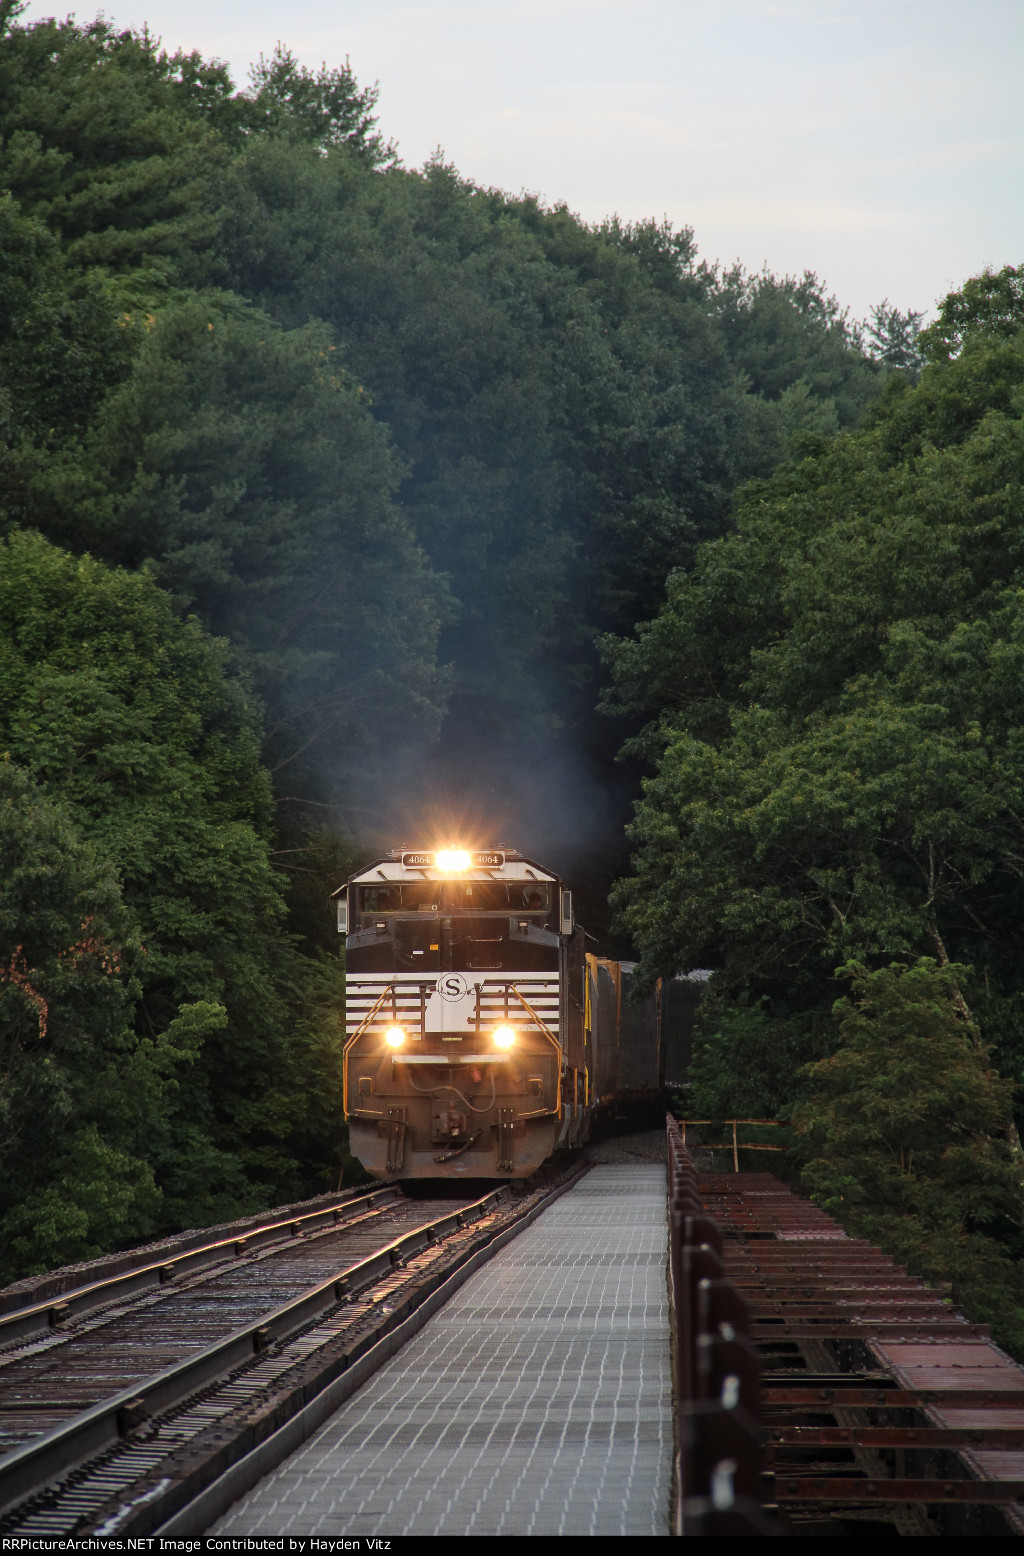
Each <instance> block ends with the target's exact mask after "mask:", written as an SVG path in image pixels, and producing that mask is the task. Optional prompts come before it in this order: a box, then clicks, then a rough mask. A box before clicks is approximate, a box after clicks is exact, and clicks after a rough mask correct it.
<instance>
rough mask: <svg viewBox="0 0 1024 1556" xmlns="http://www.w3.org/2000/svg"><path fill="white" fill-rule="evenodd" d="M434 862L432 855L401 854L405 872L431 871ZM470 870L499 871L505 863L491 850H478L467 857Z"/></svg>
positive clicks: (501, 855) (500, 855) (434, 857)
mask: <svg viewBox="0 0 1024 1556" xmlns="http://www.w3.org/2000/svg"><path fill="white" fill-rule="evenodd" d="M435 862H436V855H434V854H433V853H423V854H403V855H402V864H403V865H404V866H405V868H406V869H407V870H431V869H433V867H434V864H435ZM469 862H470V866H471V868H476V869H478V870H500V869H501V867H502V865H503V864H504V863H505V855H504V854H496V853H495V852H494V851H493V849H479V850H478V851H477V852H476V853H472V854H470V856H469Z"/></svg>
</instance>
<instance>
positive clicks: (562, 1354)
mask: <svg viewBox="0 0 1024 1556" xmlns="http://www.w3.org/2000/svg"><path fill="white" fill-rule="evenodd" d="M665 1266H666V1228H665V1173H664V1169H663V1168H662V1167H661V1166H654V1165H636V1166H633V1165H629V1166H599V1167H595V1168H594V1169H593V1170H592V1171H591V1172H590V1173H589V1174H588V1175H587V1176H586V1177H585V1178H584V1179H583V1181H582V1182H581V1183H580V1184H579V1185H577V1187H576V1188H575V1189H573V1190H572V1191H571V1192H570V1193H568V1194H565V1195H563V1197H562V1198H561V1199H560V1200H558V1201H557V1202H556V1203H555V1204H554V1205H553V1206H551V1208H550V1209H549V1210H547V1211H545V1213H544V1214H543V1215H542V1216H541V1217H540V1218H539V1219H538V1220H537V1221H536V1222H535V1223H534V1225H533V1226H531V1227H530V1228H528V1229H527V1230H526V1231H525V1232H523V1233H522V1234H521V1235H520V1236H519V1237H517V1238H516V1239H515V1240H514V1241H513V1242H512V1243H510V1244H509V1245H508V1246H507V1247H506V1248H504V1249H503V1250H502V1251H501V1252H500V1253H499V1254H497V1255H496V1256H495V1258H494V1259H492V1260H491V1261H490V1262H489V1263H488V1264H487V1265H486V1266H485V1267H484V1268H483V1269H482V1270H480V1271H479V1272H478V1273H477V1274H476V1275H474V1276H473V1277H472V1278H471V1279H470V1280H469V1281H467V1282H466V1284H465V1285H464V1286H463V1287H462V1288H461V1290H460V1291H459V1292H458V1293H457V1294H456V1295H455V1296H454V1297H453V1298H452V1300H451V1301H450V1302H449V1303H448V1304H447V1305H446V1306H445V1307H444V1308H442V1309H441V1311H440V1312H439V1313H437V1314H436V1315H435V1317H434V1318H432V1319H431V1320H430V1321H429V1323H428V1324H427V1325H426V1327H425V1328H424V1330H423V1331H422V1333H421V1334H420V1335H418V1336H417V1337H416V1338H415V1339H414V1340H412V1341H410V1342H409V1344H408V1345H406V1346H405V1347H404V1348H403V1350H402V1351H400V1352H399V1353H398V1355H397V1356H395V1357H394V1358H392V1360H391V1361H390V1362H388V1363H387V1364H386V1365H385V1366H384V1367H383V1368H382V1369H381V1370H380V1372H379V1373H377V1374H376V1376H375V1377H373V1378H371V1379H370V1381H369V1382H368V1383H367V1384H366V1385H365V1387H364V1388H363V1389H361V1390H360V1392H359V1393H358V1394H357V1395H355V1396H354V1397H353V1398H352V1399H351V1400H349V1401H348V1403H347V1404H346V1405H344V1406H343V1407H342V1408H341V1409H340V1410H339V1411H338V1412H337V1414H336V1415H335V1416H333V1417H332V1418H331V1419H330V1421H328V1422H327V1423H326V1424H325V1425H324V1426H323V1427H322V1428H321V1429H320V1431H319V1432H317V1434H316V1435H315V1436H314V1437H312V1438H311V1439H310V1441H309V1442H308V1443H306V1444H305V1445H304V1447H303V1448H301V1449H300V1450H299V1451H298V1452H296V1453H295V1454H293V1455H292V1457H291V1458H290V1459H288V1460H287V1461H286V1462H285V1463H284V1464H283V1465H282V1466H281V1468H280V1469H279V1470H277V1471H276V1472H275V1473H274V1474H273V1475H271V1476H270V1477H268V1479H267V1480H265V1481H264V1482H262V1483H261V1485H260V1486H258V1487H257V1488H256V1489H255V1490H254V1491H252V1492H251V1493H250V1494H249V1495H248V1496H246V1497H244V1498H243V1499H242V1500H241V1501H239V1502H237V1503H236V1504H235V1506H234V1507H233V1508H231V1509H230V1511H229V1512H228V1513H226V1514H225V1515H224V1517H223V1518H221V1519H220V1520H219V1521H218V1523H217V1524H216V1525H215V1527H214V1528H213V1529H211V1530H210V1531H209V1533H211V1534H218V1535H221V1534H230V1535H244V1534H262V1535H273V1534H292V1535H314V1534H316V1535H325V1536H331V1535H389V1536H391V1535H400V1534H427V1535H467V1534H495V1535H530V1534H552V1535H566V1534H610V1535H663V1534H667V1533H668V1532H669V1527H668V1517H669V1494H670V1477H671V1460H672V1399H671V1374H670V1359H669V1315H668V1303H667V1290H666V1275H665Z"/></svg>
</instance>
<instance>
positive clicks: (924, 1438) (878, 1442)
mask: <svg viewBox="0 0 1024 1556" xmlns="http://www.w3.org/2000/svg"><path fill="white" fill-rule="evenodd" d="M766 1442H767V1446H768V1447H769V1448H805V1447H810V1448H847V1447H851V1446H852V1447H857V1448H955V1447H957V1446H969V1447H979V1448H1017V1447H1020V1446H1021V1445H1022V1444H1024V1425H1022V1426H999V1425H998V1424H996V1423H993V1425H991V1426H983V1427H982V1426H966V1427H965V1426H772V1427H770V1428H769V1431H768V1437H767V1439H766Z"/></svg>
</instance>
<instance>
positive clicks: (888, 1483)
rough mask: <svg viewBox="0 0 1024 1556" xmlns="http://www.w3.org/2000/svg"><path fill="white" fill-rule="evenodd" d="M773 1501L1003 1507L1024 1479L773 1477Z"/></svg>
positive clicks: (1016, 1496)
mask: <svg viewBox="0 0 1024 1556" xmlns="http://www.w3.org/2000/svg"><path fill="white" fill-rule="evenodd" d="M774 1495H775V1500H776V1502H778V1503H781V1504H784V1503H786V1502H836V1503H839V1504H847V1503H851V1502H931V1503H933V1504H937V1503H942V1502H966V1503H976V1504H984V1505H988V1506H996V1507H998V1506H1006V1505H1007V1504H1008V1503H1010V1502H1019V1501H1020V1499H1021V1497H1022V1496H1024V1480H1019V1479H1018V1480H860V1479H858V1478H857V1477H856V1476H853V1475H851V1476H839V1475H822V1476H818V1475H803V1476H800V1477H799V1478H793V1477H791V1476H788V1475H776V1477H775V1491H774Z"/></svg>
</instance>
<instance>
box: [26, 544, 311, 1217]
mask: <svg viewBox="0 0 1024 1556" xmlns="http://www.w3.org/2000/svg"><path fill="white" fill-rule="evenodd" d="M0 708H2V715H0V749H6V750H8V751H9V752H10V753H11V755H12V758H13V759H14V760H15V761H16V762H18V763H19V764H20V765H21V766H23V767H24V768H25V769H26V770H27V771H28V772H30V773H31V775H32V777H33V779H34V781H35V782H36V783H37V784H38V785H39V786H40V787H41V788H42V790H43V792H44V793H46V794H49V795H52V796H54V797H55V798H58V799H59V800H60V801H61V803H62V804H63V805H64V806H65V807H66V810H67V812H68V814H69V816H70V818H71V820H72V823H73V824H74V826H75V827H76V828H77V829H78V830H79V831H80V833H81V835H82V836H83V838H85V839H86V840H87V841H88V842H89V843H90V844H91V845H92V846H93V848H94V849H95V850H96V851H97V853H98V855H99V857H100V858H101V859H103V860H104V861H106V862H107V863H108V866H109V867H112V869H113V871H115V872H116V875H117V877H118V878H119V880H120V882H121V890H122V895H123V902H124V905H125V908H126V909H127V911H128V913H129V915H130V922H131V925H132V927H133V930H134V932H135V934H136V937H137V939H138V941H139V942H140V950H139V954H138V957H137V960H136V963H135V965H134V967H133V975H134V978H135V979H136V981H137V985H138V990H137V993H138V999H137V1005H136V1009H135V1014H134V1017H133V1022H134V1030H135V1031H136V1032H137V1033H138V1034H141V1035H143V1036H147V1037H155V1036H156V1035H157V1034H160V1033H163V1032H167V1031H169V1030H171V1027H172V1024H173V1022H174V1021H175V1020H176V1019H177V1018H178V1017H179V1016H180V1014H181V1010H182V1007H183V1006H192V1007H199V1008H201V1009H204V1010H213V1011H215V1010H218V1009H222V1010H223V1012H224V1014H223V1015H222V1016H220V1017H218V1022H219V1023H220V1029H219V1030H216V1031H214V1028H216V1026H217V1022H214V1023H213V1026H212V1027H210V1028H209V1031H208V1032H207V1034H206V1036H205V1040H204V1042H203V1043H202V1046H201V1047H200V1048H198V1049H197V1051H196V1053H195V1056H194V1063H192V1064H191V1065H190V1066H189V1068H188V1071H187V1073H183V1074H182V1075H181V1076H180V1077H179V1088H178V1091H177V1092H176V1093H175V1098H174V1105H173V1109H172V1110H171V1113H170V1114H169V1116H168V1130H167V1133H165V1134H164V1136H163V1137H162V1138H159V1137H158V1138H157V1139H155V1140H154V1142H153V1149H152V1154H151V1156H150V1158H149V1159H150V1161H151V1163H152V1165H153V1168H154V1171H155V1173H156V1178H157V1182H158V1184H159V1185H160V1186H161V1188H162V1189H163V1192H164V1199H165V1211H164V1214H165V1218H166V1220H168V1221H171V1222H173V1221H175V1220H177V1221H179V1222H180V1220H181V1219H182V1218H185V1217H188V1218H199V1217H206V1218H208V1219H214V1218H215V1217H216V1215H217V1214H226V1213H228V1212H229V1211H231V1210H232V1209H236V1208H237V1207H238V1206H240V1205H243V1206H244V1205H245V1204H247V1203H249V1204H253V1203H258V1202H259V1201H260V1200H261V1199H262V1198H264V1197H265V1196H266V1195H267V1194H268V1193H276V1194H278V1195H280V1194H283V1193H288V1192H289V1191H292V1192H294V1190H295V1189H297V1188H298V1187H300V1186H301V1177H300V1176H299V1172H298V1168H297V1164H296V1160H295V1156H294V1154H293V1153H292V1150H291V1147H290V1145H289V1136H290V1134H291V1133H293V1132H294V1131H295V1130H297V1129H298V1128H299V1123H298V1120H299V1118H300V1116H301V1115H302V1113H303V1110H304V1101H303V1093H302V1084H303V1083H302V1082H301V1081H298V1080H295V1078H294V1077H293V1074H292V1052H291V1050H292V1044H293V1037H294V1018H293V1015H292V1007H291V1001H292V999H293V997H294V991H295V988H296V987H297V986H301V984H302V978H303V966H302V964H301V963H300V962H299V961H298V960H297V959H296V955H295V953H294V952H293V951H292V949H291V947H290V945H289V942H288V939H287V937H286V933H285V926H284V905H283V900H282V894H281V884H282V883H281V880H280V877H279V876H278V875H277V873H276V871H275V870H274V868H273V863H272V860H271V856H270V841H269V833H270V818H271V793H270V784H269V780H268V776H267V774H266V772H265V770H264V769H263V768H262V767H261V765H260V760H259V733H260V729H259V710H258V707H257V706H256V705H255V704H254V702H253V700H252V697H251V694H250V693H249V692H248V691H247V689H246V687H245V685H244V683H242V682H241V681H240V680H239V679H238V677H237V676H233V675H231V674H230V673H229V671H228V655H227V651H226V646H225V645H224V644H223V643H218V642H215V641H213V640H211V639H210V638H209V637H208V636H207V635H206V634H205V633H204V632H203V630H202V628H201V627H200V626H199V624H198V623H197V622H196V621H194V620H190V621H185V622H182V621H180V620H178V619H177V617H176V615H175V613H174V610H173V607H172V605H171V602H170V600H169V599H168V597H167V596H166V594H164V592H163V591H162V590H161V589H159V588H158V587H157V585H156V584H155V583H154V582H153V580H152V579H150V578H148V577H147V576H146V575H145V574H140V573H135V574H133V573H128V572H125V571H111V570H109V569H107V568H106V567H104V566H102V565H101V564H100V563H98V562H95V561H93V560H91V559H89V558H76V557H73V556H70V555H68V554H67V553H65V552H61V551H59V550H57V549H56V548H55V547H53V546H52V545H50V544H49V543H48V542H46V541H44V540H42V539H41V538H40V537H38V536H33V535H30V534H26V533H21V532H16V533H14V534H12V535H11V536H9V537H8V538H7V540H6V541H5V542H4V543H3V546H2V549H0ZM302 1127H305V1126H304V1125H303V1126H302Z"/></svg>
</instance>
